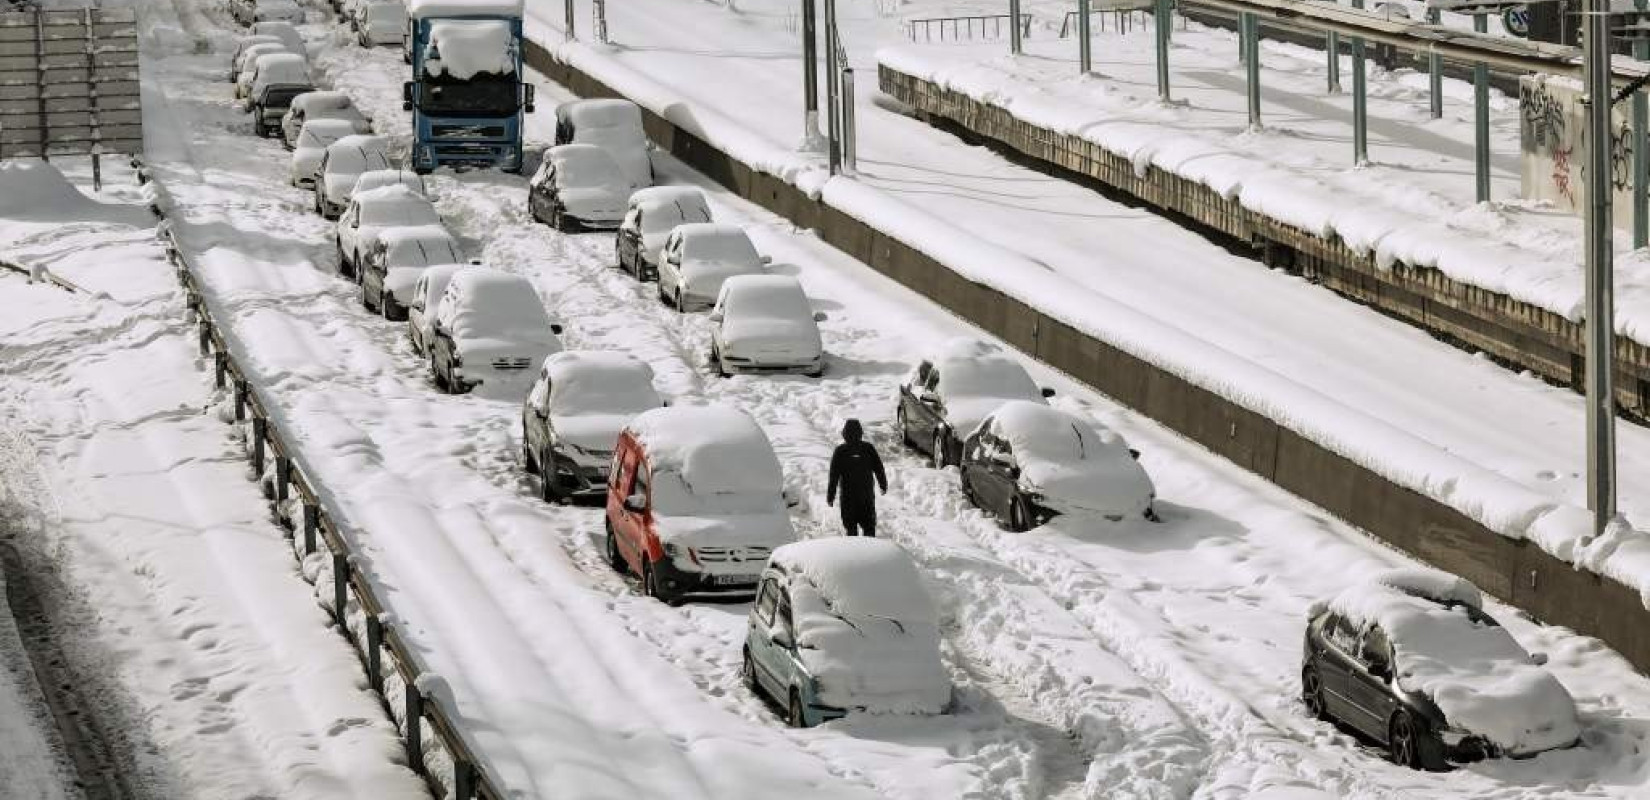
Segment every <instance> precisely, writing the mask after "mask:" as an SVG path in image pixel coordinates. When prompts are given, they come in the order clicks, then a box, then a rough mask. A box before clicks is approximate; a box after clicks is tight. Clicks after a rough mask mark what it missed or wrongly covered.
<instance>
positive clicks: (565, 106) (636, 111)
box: [556, 98, 642, 139]
mask: <svg viewBox="0 0 1650 800" xmlns="http://www.w3.org/2000/svg"><path fill="white" fill-rule="evenodd" d="M556 119H558V120H566V121H567V122H571V123H572V124H573V127H574V128H575V129H579V130H580V131H581V132H582V130H583V129H585V128H592V129H604V130H605V129H615V130H618V129H634V130H636V131H638V132H639V131H641V129H642V109H641V106H638V105H636V104H635V103H632V102H631V101H629V100H620V99H616V98H601V99H595V100H574V101H572V102H568V103H562V104H561V105H559V106H556ZM580 138H581V139H582V138H583V137H582V136H581V137H580Z"/></svg>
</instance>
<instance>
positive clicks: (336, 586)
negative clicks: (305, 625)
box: [332, 553, 355, 639]
mask: <svg viewBox="0 0 1650 800" xmlns="http://www.w3.org/2000/svg"><path fill="white" fill-rule="evenodd" d="M332 609H333V612H334V613H336V614H337V615H338V630H340V631H342V632H343V634H344V637H345V638H347V639H353V638H355V637H353V636H350V634H349V619H348V617H349V614H348V613H346V612H347V611H348V610H349V556H348V555H346V554H344V553H333V554H332Z"/></svg>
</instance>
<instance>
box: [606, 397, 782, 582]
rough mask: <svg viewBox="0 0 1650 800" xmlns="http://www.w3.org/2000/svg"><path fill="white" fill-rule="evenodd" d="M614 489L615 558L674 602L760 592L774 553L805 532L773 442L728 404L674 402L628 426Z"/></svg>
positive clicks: (610, 550)
mask: <svg viewBox="0 0 1650 800" xmlns="http://www.w3.org/2000/svg"><path fill="white" fill-rule="evenodd" d="M613 468H614V469H615V470H617V474H615V475H613V476H612V479H611V480H609V481H608V484H607V488H608V492H607V546H606V550H607V559H608V561H609V562H610V563H611V564H612V565H613V568H614V569H616V570H618V571H620V572H622V573H632V574H636V575H639V576H641V579H642V592H643V593H644V594H646V595H647V596H649V597H654V598H657V599H659V600H662V601H664V602H666V603H670V604H672V605H674V604H676V603H680V602H682V601H683V600H686V599H689V598H693V597H719V598H727V597H732V598H741V597H750V596H751V595H752V594H753V593H754V592H755V591H756V584H757V580H758V579H759V578H760V577H761V574H762V566H763V564H764V563H766V562H767V560H768V555H769V553H771V552H773V550H774V548H776V547H779V546H780V545H784V544H789V543H791V542H792V541H795V540H796V531H795V529H794V528H792V527H791V517H790V514H789V513H788V512H787V511H786V509H785V495H784V487H783V485H782V477H781V475H782V473H781V471H780V468H779V458H778V457H777V456H775V455H774V452H773V444H772V443H770V442H769V441H768V436H767V434H765V433H763V432H762V428H761V427H759V426H758V425H757V424H756V420H753V419H751V418H750V415H748V414H746V413H745V412H743V411H740V410H738V409H735V408H730V407H728V406H672V407H667V408H657V409H654V410H652V411H645V412H643V413H641V414H639V415H637V416H636V417H635V418H634V419H632V420H631V421H630V423H629V424H627V425H626V426H625V428H624V430H623V432H621V433H620V434H619V441H618V446H617V450H615V451H614V454H613Z"/></svg>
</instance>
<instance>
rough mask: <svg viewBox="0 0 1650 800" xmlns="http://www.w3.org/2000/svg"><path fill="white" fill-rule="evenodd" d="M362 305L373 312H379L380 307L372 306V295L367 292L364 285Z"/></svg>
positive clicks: (362, 288)
mask: <svg viewBox="0 0 1650 800" xmlns="http://www.w3.org/2000/svg"><path fill="white" fill-rule="evenodd" d="M361 307H362V308H364V309H366V310H368V311H371V312H373V313H378V309H376V308H373V307H372V295H370V294H368V293H367V289H366V287H364V286H363V287H361Z"/></svg>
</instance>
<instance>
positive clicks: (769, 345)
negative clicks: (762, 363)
mask: <svg viewBox="0 0 1650 800" xmlns="http://www.w3.org/2000/svg"><path fill="white" fill-rule="evenodd" d="M823 350H824V346H823V344H822V343H821V341H820V338H819V326H818V325H817V324H815V323H814V321H813V320H811V319H806V320H786V319H769V318H760V319H739V320H727V321H724V322H723V323H722V352H724V353H726V354H728V355H737V356H747V357H760V356H796V357H799V358H812V357H814V356H817V355H819V354H820V353H821V352H822V351H823Z"/></svg>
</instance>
